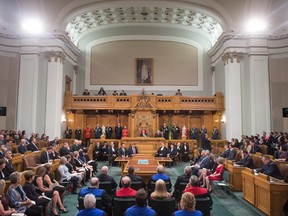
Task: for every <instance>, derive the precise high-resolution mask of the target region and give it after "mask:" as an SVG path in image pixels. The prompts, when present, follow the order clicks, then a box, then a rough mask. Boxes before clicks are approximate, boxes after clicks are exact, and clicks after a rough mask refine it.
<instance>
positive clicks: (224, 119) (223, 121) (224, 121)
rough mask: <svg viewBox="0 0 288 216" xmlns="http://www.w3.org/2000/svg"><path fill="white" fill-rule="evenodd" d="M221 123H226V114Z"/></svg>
mask: <svg viewBox="0 0 288 216" xmlns="http://www.w3.org/2000/svg"><path fill="white" fill-rule="evenodd" d="M221 123H226V115H225V114H223V115H222V118H221Z"/></svg>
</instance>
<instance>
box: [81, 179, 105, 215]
mask: <svg viewBox="0 0 288 216" xmlns="http://www.w3.org/2000/svg"><path fill="white" fill-rule="evenodd" d="M87 194H93V195H94V196H95V197H101V198H102V203H103V207H105V211H107V212H108V210H109V208H110V206H111V197H110V196H109V194H108V193H107V192H106V191H105V190H104V189H99V179H98V178H97V177H92V178H91V180H90V186H89V187H87V188H82V189H81V190H80V191H79V196H80V197H85V196H86V195H87Z"/></svg>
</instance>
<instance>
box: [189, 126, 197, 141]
mask: <svg viewBox="0 0 288 216" xmlns="http://www.w3.org/2000/svg"><path fill="white" fill-rule="evenodd" d="M197 135H198V129H197V128H196V127H195V125H194V126H193V127H192V128H191V129H190V132H189V136H190V139H197Z"/></svg>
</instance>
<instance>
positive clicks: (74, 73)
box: [72, 65, 77, 95]
mask: <svg viewBox="0 0 288 216" xmlns="http://www.w3.org/2000/svg"><path fill="white" fill-rule="evenodd" d="M76 80H77V66H76V65H75V66H74V68H73V78H72V82H73V84H72V85H73V87H72V95H74V94H76Z"/></svg>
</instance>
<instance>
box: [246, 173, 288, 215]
mask: <svg viewBox="0 0 288 216" xmlns="http://www.w3.org/2000/svg"><path fill="white" fill-rule="evenodd" d="M242 179H243V198H244V199H245V200H246V201H248V202H249V203H251V204H252V205H254V206H255V207H256V208H258V209H259V210H261V211H263V212H264V213H265V214H267V215H270V216H279V215H282V210H283V206H284V204H285V202H286V200H287V198H288V184H286V183H284V182H283V181H282V180H278V179H275V178H271V177H269V176H267V175H264V174H262V173H259V175H258V176H255V175H254V172H253V170H251V169H249V168H245V170H243V171H242Z"/></svg>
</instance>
